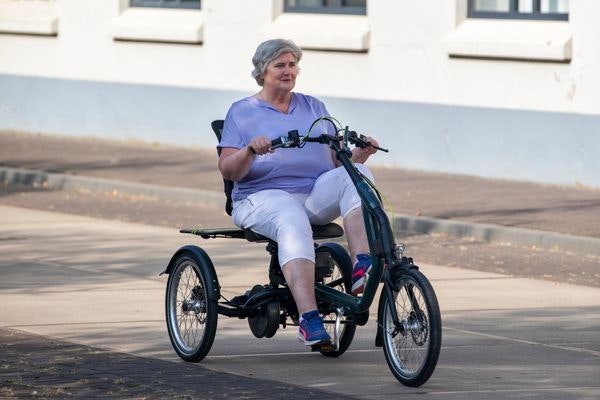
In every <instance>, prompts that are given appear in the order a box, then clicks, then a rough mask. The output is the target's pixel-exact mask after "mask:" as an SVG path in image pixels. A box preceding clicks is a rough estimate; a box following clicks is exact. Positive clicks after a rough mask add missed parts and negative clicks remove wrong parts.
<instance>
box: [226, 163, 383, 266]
mask: <svg viewBox="0 0 600 400" xmlns="http://www.w3.org/2000/svg"><path fill="white" fill-rule="evenodd" d="M355 165H356V167H357V168H358V169H359V170H360V171H361V172H362V173H363V174H364V175H365V176H366V177H368V178H369V179H370V180H371V181H373V174H371V172H370V171H369V170H368V168H367V167H365V166H364V165H363V164H355ZM360 206H361V201H360V197H359V196H358V193H357V192H356V188H355V187H354V184H353V183H352V180H351V179H350V176H349V175H348V173H347V172H346V170H345V169H344V168H343V167H338V168H335V169H332V170H329V171H327V172H324V173H323V174H321V176H319V177H318V178H317V180H316V181H315V184H314V186H313V189H312V191H311V192H310V193H309V194H308V195H306V194H295V193H288V192H286V191H284V190H280V189H267V190H261V191H260V192H256V193H252V194H251V195H249V196H248V197H246V198H245V199H243V200H240V201H236V202H234V205H233V212H232V217H233V223H234V224H235V225H237V226H239V227H240V228H244V229H252V230H253V231H254V232H256V233H258V234H260V235H263V236H266V237H268V238H270V239H272V240H274V241H276V242H277V244H278V247H279V265H281V266H284V265H285V264H287V263H288V262H289V261H290V260H294V259H296V258H304V259H306V260H309V261H312V262H313V263H314V262H315V248H314V241H313V237H312V229H311V226H310V225H311V224H315V225H324V224H327V223H329V222H331V221H333V220H334V219H336V218H337V217H339V216H342V217H345V216H346V215H347V214H348V213H349V212H350V211H352V210H354V209H355V208H358V207H360Z"/></svg>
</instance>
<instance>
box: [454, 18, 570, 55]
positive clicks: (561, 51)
mask: <svg viewBox="0 0 600 400" xmlns="http://www.w3.org/2000/svg"><path fill="white" fill-rule="evenodd" d="M443 45H444V47H445V49H446V51H447V52H448V54H449V55H450V56H454V57H472V58H499V59H516V60H536V61H555V62H568V61H570V60H571V56H572V52H573V44H572V35H571V32H570V28H569V23H568V22H565V21H522V20H492V19H467V20H465V21H464V22H463V23H462V24H460V25H459V26H458V27H457V28H456V29H454V30H453V31H452V32H450V33H449V34H447V35H446V36H445V37H444V39H443Z"/></svg>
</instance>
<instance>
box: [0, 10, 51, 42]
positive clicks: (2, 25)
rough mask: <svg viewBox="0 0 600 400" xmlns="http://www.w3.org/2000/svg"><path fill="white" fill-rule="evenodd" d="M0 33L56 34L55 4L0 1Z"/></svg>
mask: <svg viewBox="0 0 600 400" xmlns="http://www.w3.org/2000/svg"><path fill="white" fill-rule="evenodd" d="M0 33H18V34H30V35H44V36H56V35H57V34H58V16H57V15H56V9H55V5H54V4H53V3H50V4H42V3H39V2H34V3H24V2H17V3H2V2H0Z"/></svg>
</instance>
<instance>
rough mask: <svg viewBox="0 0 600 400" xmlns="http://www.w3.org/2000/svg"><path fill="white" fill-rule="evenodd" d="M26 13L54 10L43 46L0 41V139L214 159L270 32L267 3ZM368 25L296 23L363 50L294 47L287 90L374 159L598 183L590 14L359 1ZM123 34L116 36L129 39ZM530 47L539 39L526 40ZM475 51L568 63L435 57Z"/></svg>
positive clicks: (272, 11)
mask: <svg viewBox="0 0 600 400" xmlns="http://www.w3.org/2000/svg"><path fill="white" fill-rule="evenodd" d="M32 1H33V0H28V1H27V2H25V3H28V6H31V4H30V3H31V2H32ZM36 1H37V2H38V3H40V4H42V6H43V7H45V9H46V11H44V12H47V10H48V8H50V9H51V10H50V12H49V13H55V16H56V20H57V27H58V28H57V36H33V35H24V34H19V35H15V34H11V33H0V130H8V129H12V130H21V131H32V132H45V133H59V134H69V135H96V136H102V137H112V138H115V137H137V138H142V139H146V140H156V141H164V142H171V143H173V142H174V143H178V144H193V145H198V144H199V145H204V146H212V145H214V138H213V137H212V136H211V135H212V133H211V132H210V129H209V128H208V123H209V122H210V121H211V120H212V119H216V118H222V117H223V116H224V115H225V112H226V111H227V107H228V105H229V104H230V103H231V102H232V101H234V100H236V99H237V98H239V97H241V96H245V95H248V94H251V93H253V92H254V91H256V90H257V89H258V87H257V85H256V83H255V82H254V80H253V79H252V78H251V77H250V70H251V68H252V65H251V61H250V59H251V57H252V54H253V52H254V49H255V48H256V45H257V44H258V43H259V42H260V41H261V40H263V39H264V38H266V37H268V36H269V35H273V34H274V32H280V33H281V32H282V31H281V29H282V27H281V26H276V24H274V21H278V20H277V18H278V17H280V16H281V15H282V4H281V3H282V2H281V1H279V0H203V1H202V6H203V8H202V10H201V11H190V10H186V11H181V10H177V11H174V10H146V9H141V10H140V9H135V10H132V9H128V7H127V4H128V1H126V0H55V1H52V0H36ZM17 3H24V0H0V30H2V26H6V25H3V20H5V21H6V20H10V19H11V18H12V16H14V14H15V9H16V8H18V7H22V6H21V5H18V4H17ZM42 6H40V7H42ZM52 8H53V10H52ZM132 11H134V12H138V13H139V15H137V19H136V18H133V19H132V20H133V21H140V22H141V23H148V21H152V18H153V16H152V15H150V14H144V12H148V13H156V12H159V13H164V18H159V19H158V21H159V22H158V23H157V26H156V27H152V26H151V28H152V29H150V32H151V33H153V34H154V33H156V34H164V35H179V36H177V37H185V38H191V39H190V40H195V39H194V38H198V37H200V38H201V40H202V43H201V44H189V43H188V44H185V43H155V42H154V43H153V42H143V41H125V40H115V39H114V37H113V35H115V32H118V29H119V28H121V29H123V24H124V22H123V21H125V20H124V17H123V16H124V15H128V14H127V13H130V12H132ZM124 13H125V14H124ZM176 13H180V14H176ZM367 13H368V16H367V17H363V18H362V19H361V18H360V17H358V18H354V19H350V18H348V19H345V18H344V16H342V17H335V16H331V17H328V18H329V19H328V20H327V23H321V20H316V19H314V16H312V17H311V16H306V17H305V18H306V19H305V20H301V21H300V23H301V24H300V26H301V27H303V26H304V25H305V26H306V32H305V33H306V34H307V35H308V34H314V33H315V32H317V33H318V34H321V35H322V36H323V37H324V38H325V37H327V43H339V44H340V46H341V47H343V46H346V45H347V44H348V45H349V46H355V45H357V46H360V45H361V43H367V44H368V51H366V52H349V51H321V50H319V51H316V50H305V53H304V58H303V60H302V62H301V67H302V72H301V75H300V77H299V79H298V83H297V87H296V90H297V91H300V92H305V93H309V94H313V95H316V96H319V97H321V98H323V100H325V101H326V103H327V105H328V108H329V111H330V112H331V113H332V115H334V116H336V117H338V118H339V119H341V120H342V122H344V123H347V124H349V125H351V126H352V127H354V128H357V129H360V130H363V131H367V132H369V133H371V134H373V135H375V136H377V137H378V139H380V142H381V143H382V144H383V145H385V146H388V147H390V148H391V149H392V152H391V153H390V154H389V155H378V157H377V158H376V159H374V160H373V161H374V162H379V163H381V164H387V165H393V166H399V167H407V168H418V169H425V170H435V171H446V172H452V173H467V174H476V175H482V176H488V177H499V178H509V179H525V180H535V181H542V182H553V183H567V184H572V183H575V182H581V183H585V184H589V185H594V186H600V161H596V158H598V157H595V155H596V154H598V153H599V152H600V76H599V75H600V74H598V73H597V71H599V70H600V45H599V43H598V38H600V25H599V24H597V23H596V19H597V16H598V15H600V2H598V1H595V0H571V1H570V21H569V22H559V23H557V22H539V21H537V22H531V21H529V22H523V23H520V24H517V25H511V23H512V22H511V21H476V22H481V23H482V24H479V25H477V24H474V25H473V24H471V25H468V24H465V22H467V23H469V22H472V21H470V20H467V21H465V15H466V0H420V1H413V0H397V1H384V0H370V1H368V11H367ZM133 17H136V16H135V15H133ZM13 19H14V18H13ZM170 21H175V22H170ZM303 21H308V23H304V22H303ZM310 21H318V22H319V23H310ZM13 22H14V21H13ZM486 22H489V24H485V23H486ZM128 23H129V25H127V24H125V25H127V26H125V28H127V29H130V30H129V31H128V32H131V31H134V32H135V29H138V32H142V30H141V28H136V27H135V26H133V27H131V22H128ZM119 24H121V25H119ZM494 24H496V25H494ZM12 26H14V24H13V25H12ZM490 26H491V28H490ZM365 27H368V32H367V34H366V35H365V34H364V32H363V31H362V30H364V29H365ZM465 27H468V28H469V29H471V30H473V31H474V32H475V33H476V34H475V35H474V34H473V33H472V31H469V30H467V29H465ZM286 28H288V27H287V26H283V29H284V30H283V32H282V33H281V34H284V35H285V34H289V36H292V37H291V38H292V39H295V40H297V41H298V42H299V43H300V44H302V43H301V41H302V40H304V39H302V37H294V35H301V34H302V32H298V31H297V30H296V31H294V30H293V29H291V28H290V30H289V31H286V30H285V29H286ZM277 29H279V31H277ZM506 32H508V33H510V35H508V34H507V33H506ZM500 33H502V34H500ZM361 35H362V36H361ZM544 35H547V38H548V39H547V42H544V41H543V40H542V41H541V42H536V43H532V40H533V39H532V38H536V37H538V36H539V37H540V38H541V39H544V38H545V37H546V36H544ZM142 36H143V34H142ZM509 36H510V37H509ZM498 37H500V39H502V38H504V39H506V38H507V37H509V40H505V42H498V41H497V40H498ZM465 38H466V39H465ZM480 38H481V39H480ZM140 39H143V37H141V38H140ZM567 39H568V40H567ZM306 40H308V39H306ZM465 40H466V42H465ZM473 41H474V42H473ZM478 41H479V42H478ZM324 42H325V40H324ZM357 43H358V44H357ZM473 43H475V48H476V51H480V50H481V51H482V52H485V51H490V50H491V51H492V52H494V51H500V52H503V53H502V54H516V55H517V56H519V54H523V52H525V54H529V53H527V52H530V54H532V57H534V56H540V55H541V56H540V57H546V55H547V54H551V55H550V56H549V57H556V55H558V57H561V56H562V54H568V55H570V57H571V60H570V61H568V60H567V61H566V62H565V61H556V60H554V61H535V62H531V61H527V60H523V59H502V60H500V59H487V58H481V57H472V56H469V57H449V53H448V51H451V52H456V51H459V50H456V49H462V48H469V49H472V48H473V46H474V45H473ZM540 43H541V44H540ZM469 46H470V47H469ZM482 54H483V53H482ZM534 58H535V57H534Z"/></svg>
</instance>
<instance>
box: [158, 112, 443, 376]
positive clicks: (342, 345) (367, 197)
mask: <svg viewBox="0 0 600 400" xmlns="http://www.w3.org/2000/svg"><path fill="white" fill-rule="evenodd" d="M323 120H324V121H329V122H331V123H332V124H334V126H335V127H336V132H337V133H336V134H335V135H331V134H320V135H318V136H311V135H310V131H311V130H312V129H311V130H309V133H308V134H306V135H300V134H299V133H298V131H290V132H288V134H287V136H282V137H280V138H278V139H275V140H273V142H272V149H278V148H290V147H303V146H304V144H305V143H309V142H316V143H320V144H323V145H326V146H329V147H330V148H331V149H332V150H333V152H334V153H335V155H336V157H337V159H338V160H339V162H340V163H341V165H342V166H343V167H344V169H345V170H346V171H347V172H348V174H349V176H350V177H351V179H352V181H353V183H354V185H355V187H356V189H357V192H358V193H359V196H360V198H361V200H362V208H363V215H364V220H365V228H366V230H367V237H368V240H369V249H370V253H371V258H372V268H371V272H370V274H369V276H368V279H367V281H366V284H365V289H364V292H363V294H362V296H353V295H352V294H351V286H352V281H351V279H352V278H351V275H352V262H351V260H350V256H349V254H348V252H347V251H346V249H345V248H344V247H343V246H342V245H340V244H338V243H337V242H335V241H333V239H335V238H338V237H341V236H343V234H344V231H343V229H342V227H340V226H339V225H338V224H336V223H329V224H327V225H313V227H312V228H313V238H314V241H315V245H314V246H315V255H316V259H315V260H316V261H315V294H316V299H317V305H318V309H319V312H320V314H321V316H322V318H323V322H324V325H325V327H326V330H327V331H328V333H329V335H330V336H331V338H332V339H331V341H330V343H327V344H326V345H320V346H318V347H317V346H315V348H314V349H313V350H314V351H318V352H320V353H321V354H322V355H323V356H326V357H339V356H341V355H342V354H344V352H346V350H348V348H349V347H350V345H351V343H352V340H353V338H354V334H355V331H356V328H357V326H363V325H365V324H366V323H367V322H368V320H369V308H370V306H371V305H372V304H373V301H374V300H375V297H376V292H377V290H378V287H379V286H380V284H382V285H383V287H382V290H381V294H380V296H379V304H378V308H377V331H376V334H375V346H378V347H383V351H384V354H385V359H386V362H387V364H388V366H389V368H390V370H391V372H392V374H393V375H394V377H396V379H397V380H398V381H400V382H401V383H402V384H404V385H407V386H412V387H417V386H420V385H422V384H424V383H425V382H426V381H427V380H428V379H429V378H430V377H431V375H432V373H433V371H434V369H435V367H436V364H437V361H438V356H439V353H440V346H441V339H442V322H441V315H440V309H439V305H438V301H437V298H436V295H435V292H434V290H433V287H432V286H431V284H430V282H429V280H428V279H427V278H426V277H425V275H424V274H423V273H422V272H421V271H420V270H419V267H418V266H417V265H416V264H415V263H414V262H413V259H412V258H410V257H407V256H406V255H404V245H403V244H400V243H396V242H395V238H394V232H393V229H392V226H391V224H390V219H389V218H388V215H387V214H386V212H385V211H384V208H383V205H382V203H383V202H382V197H381V195H380V193H379V192H378V190H377V188H376V187H375V185H374V184H373V183H372V182H371V181H370V180H369V179H368V178H367V177H365V176H364V175H363V174H361V172H360V171H359V170H358V169H357V168H356V167H355V166H354V164H353V163H352V161H351V152H350V148H349V146H350V145H354V146H369V145H371V143H369V142H368V141H367V140H366V139H365V137H364V136H362V135H360V134H357V133H356V132H354V131H351V130H350V129H349V128H348V127H345V128H341V126H340V124H339V123H338V122H337V121H336V120H335V119H333V118H331V117H322V118H319V119H318V120H317V121H315V123H317V122H318V121H323ZM313 126H315V124H313ZM212 128H213V131H214V132H215V134H216V135H217V138H218V139H219V140H220V138H221V132H222V128H223V121H222V120H218V121H214V122H213V123H212ZM379 150H383V151H387V150H386V149H381V148H379ZM278 151H284V150H278ZM224 184H225V193H226V211H227V212H228V213H229V214H231V209H232V202H231V189H232V187H233V183H232V182H230V181H227V180H225V181H224ZM180 232H182V233H187V234H193V235H197V236H200V237H201V238H203V239H210V238H229V239H238V240H246V241H249V242H253V243H263V244H266V247H265V248H266V251H267V252H268V253H269V255H270V263H269V282H268V283H265V284H258V283H257V284H255V285H254V286H253V287H251V288H249V289H248V290H247V291H245V292H244V293H241V294H240V295H238V296H236V297H233V298H231V299H226V298H224V297H223V296H222V295H221V292H220V289H221V287H220V285H219V280H218V277H217V273H216V269H215V266H214V265H213V262H212V260H211V258H210V256H209V255H208V254H207V252H206V251H205V250H203V249H202V248H201V247H198V246H195V245H187V246H183V247H181V248H180V249H178V250H177V252H176V253H175V254H174V255H173V256H172V258H171V260H170V262H169V264H168V266H167V267H166V269H165V271H164V273H166V274H168V281H167V288H166V300H165V307H166V322H167V329H168V332H169V338H170V340H171V343H172V345H173V348H174V349H175V352H176V353H177V354H178V355H179V357H180V358H182V359H183V360H185V361H188V362H199V361H201V360H202V359H203V358H204V357H206V355H207V354H208V352H209V351H210V349H211V347H212V344H213V340H214V338H215V335H216V330H217V321H218V318H217V317H218V315H223V316H226V317H235V318H241V319H247V321H248V325H249V327H250V331H251V332H252V334H253V335H254V336H256V337H258V338H263V337H264V338H270V337H272V336H274V335H275V333H276V332H277V330H278V329H279V328H285V327H286V326H287V325H294V326H297V325H298V320H299V315H298V310H297V308H296V305H295V303H294V299H293V297H292V295H291V292H290V290H289V288H288V287H287V284H286V281H285V278H284V276H283V273H282V271H281V267H280V265H279V261H278V253H277V252H278V248H277V243H276V242H275V241H273V240H271V239H269V238H267V237H264V236H261V235H259V234H256V233H255V232H252V231H251V230H249V229H240V228H235V227H234V228H230V227H227V228H206V229H182V230H181V231H180Z"/></svg>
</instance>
